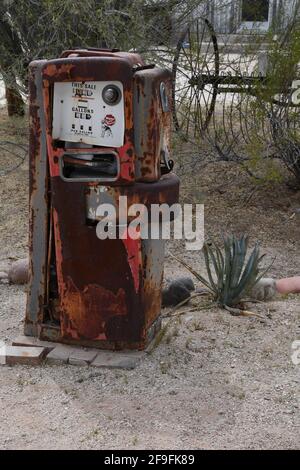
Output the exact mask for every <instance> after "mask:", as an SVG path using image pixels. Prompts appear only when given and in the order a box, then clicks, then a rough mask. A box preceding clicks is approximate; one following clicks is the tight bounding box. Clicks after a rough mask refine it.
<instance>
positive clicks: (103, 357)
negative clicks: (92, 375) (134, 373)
mask: <svg viewBox="0 0 300 470" xmlns="http://www.w3.org/2000/svg"><path fill="white" fill-rule="evenodd" d="M144 355H145V353H143V352H140V351H137V352H136V351H132V352H131V351H128V352H118V351H112V352H107V351H100V352H99V353H98V354H97V356H96V358H95V359H94V361H93V362H92V363H91V366H93V367H107V368H111V369H134V368H135V367H136V366H137V365H138V363H139V361H140V360H141V358H142V357H144Z"/></svg>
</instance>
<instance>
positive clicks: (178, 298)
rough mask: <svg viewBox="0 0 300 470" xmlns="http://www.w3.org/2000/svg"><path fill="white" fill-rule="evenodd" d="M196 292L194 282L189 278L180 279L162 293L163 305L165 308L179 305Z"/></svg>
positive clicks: (170, 284) (171, 283) (172, 282)
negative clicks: (192, 292)
mask: <svg viewBox="0 0 300 470" xmlns="http://www.w3.org/2000/svg"><path fill="white" fill-rule="evenodd" d="M193 290H195V286H194V283H193V280H192V279H191V278H189V277H180V278H178V279H175V280H174V281H171V282H170V283H169V284H168V285H167V287H165V288H164V289H163V291H162V305H163V306H164V307H167V306H172V305H177V304H179V303H180V302H183V301H184V300H187V299H188V298H189V297H190V296H191V291H193Z"/></svg>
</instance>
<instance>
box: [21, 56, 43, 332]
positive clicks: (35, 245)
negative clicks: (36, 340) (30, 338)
mask: <svg viewBox="0 0 300 470" xmlns="http://www.w3.org/2000/svg"><path fill="white" fill-rule="evenodd" d="M45 63H46V61H36V62H33V63H32V64H31V66H30V70H29V72H30V77H29V87H30V108H29V115H30V147H29V157H30V158H29V175H30V180H29V186H30V216H29V217H30V222H29V251H30V253H29V255H30V274H29V279H30V280H29V292H28V297H27V307H26V318H25V334H26V335H37V331H38V322H39V321H40V320H41V319H42V317H43V312H44V303H45V290H46V259H47V250H48V159H47V144H46V123H45V115H44V109H43V95H42V75H41V70H42V68H43V67H44V65H45Z"/></svg>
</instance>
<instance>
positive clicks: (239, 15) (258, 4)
mask: <svg viewBox="0 0 300 470" xmlns="http://www.w3.org/2000/svg"><path fill="white" fill-rule="evenodd" d="M299 4H300V1H299V0H205V1H204V3H203V5H200V6H199V7H198V8H197V10H196V11H195V12H194V15H195V16H197V15H203V16H205V17H206V18H208V19H209V20H210V22H211V23H212V24H213V26H214V29H215V31H216V32H217V33H224V34H226V33H237V32H242V31H247V30H250V29H251V30H253V29H255V30H257V31H261V32H267V31H269V30H270V29H273V30H274V31H278V30H280V29H283V28H284V27H285V26H286V25H287V23H288V22H289V21H290V20H291V18H292V17H294V16H295V15H296V14H298V12H299ZM194 15H193V16H194Z"/></svg>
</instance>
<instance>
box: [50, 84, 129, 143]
mask: <svg viewBox="0 0 300 470" xmlns="http://www.w3.org/2000/svg"><path fill="white" fill-rule="evenodd" d="M109 85H112V86H113V87H117V88H118V89H119V90H120V94H121V95H120V97H119V100H118V101H117V102H116V104H114V105H109V104H107V103H105V102H104V100H103V98H102V92H103V89H104V88H105V87H107V86H109ZM124 132H125V117H124V93H123V85H122V83H121V82H119V81H112V82H104V81H103V82H102V81H101V82H62V83H61V82H56V83H55V84H54V100H53V126H52V137H53V139H58V140H64V141H67V142H82V143H85V144H91V145H99V146H103V147H122V145H123V144H124Z"/></svg>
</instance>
